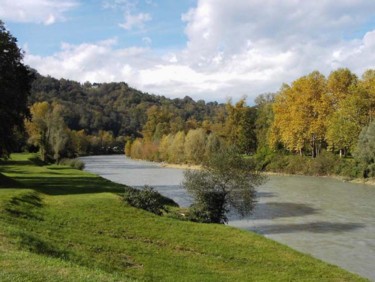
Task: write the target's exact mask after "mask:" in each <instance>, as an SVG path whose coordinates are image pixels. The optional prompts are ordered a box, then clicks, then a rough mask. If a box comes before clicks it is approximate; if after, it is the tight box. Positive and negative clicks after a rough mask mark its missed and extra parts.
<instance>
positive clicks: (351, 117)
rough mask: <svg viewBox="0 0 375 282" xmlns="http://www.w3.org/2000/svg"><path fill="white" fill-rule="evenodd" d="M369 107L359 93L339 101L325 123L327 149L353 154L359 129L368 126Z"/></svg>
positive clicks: (341, 153)
mask: <svg viewBox="0 0 375 282" xmlns="http://www.w3.org/2000/svg"><path fill="white" fill-rule="evenodd" d="M368 110H369V105H368V101H367V99H366V98H365V97H363V96H362V95H361V94H360V93H353V94H351V95H348V96H347V97H346V98H345V99H343V100H341V101H340V102H339V104H338V108H337V110H336V111H335V112H333V113H332V114H331V115H330V117H329V119H328V122H327V133H326V140H327V143H328V145H329V147H330V148H331V149H332V150H333V151H336V150H338V151H339V153H340V157H341V156H342V155H346V154H347V153H349V152H353V151H354V149H355V146H356V143H357V140H358V135H359V134H360V132H361V129H362V128H363V127H364V126H365V125H367V124H368Z"/></svg>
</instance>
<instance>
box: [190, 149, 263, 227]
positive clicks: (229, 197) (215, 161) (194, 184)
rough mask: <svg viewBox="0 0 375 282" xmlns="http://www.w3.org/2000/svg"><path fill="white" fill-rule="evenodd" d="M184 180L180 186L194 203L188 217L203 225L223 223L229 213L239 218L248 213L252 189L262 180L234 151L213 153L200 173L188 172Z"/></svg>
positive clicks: (198, 171) (249, 164) (247, 162)
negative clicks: (232, 212) (234, 212)
mask: <svg viewBox="0 0 375 282" xmlns="http://www.w3.org/2000/svg"><path fill="white" fill-rule="evenodd" d="M184 177H185V178H184V181H183V186H184V188H185V189H186V190H187V192H188V193H189V194H190V195H191V196H192V198H193V201H194V202H193V204H192V206H191V208H190V217H191V219H192V220H193V221H198V222H206V223H226V222H227V221H228V218H227V213H228V212H229V211H230V210H235V211H236V212H238V213H239V214H240V215H241V216H245V215H249V214H251V212H252V210H253V208H254V205H255V202H256V199H255V196H256V193H255V187H256V186H258V185H260V184H262V183H263V182H264V180H265V178H264V177H263V176H262V175H260V174H259V173H257V172H255V171H254V169H253V164H252V162H251V161H250V160H248V159H245V158H243V157H242V156H241V155H240V154H239V153H238V151H236V150H234V149H227V150H223V151H221V152H217V153H216V154H215V155H213V156H212V157H211V158H210V160H209V161H208V162H207V164H205V165H204V166H203V168H202V169H201V170H188V171H186V172H185V173H184Z"/></svg>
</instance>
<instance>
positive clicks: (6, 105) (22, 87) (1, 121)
mask: <svg viewBox="0 0 375 282" xmlns="http://www.w3.org/2000/svg"><path fill="white" fill-rule="evenodd" d="M22 59H23V55H22V52H21V50H20V49H19V48H18V46H17V39H16V38H15V37H13V36H12V35H11V34H10V32H9V31H7V30H6V29H5V27H4V24H3V22H2V21H0V97H1V99H0V158H2V157H8V156H9V154H10V153H11V152H12V151H13V149H14V147H15V132H16V131H19V130H23V121H24V119H25V118H26V117H28V113H29V112H28V108H27V98H28V95H29V93H30V89H31V82H32V80H33V75H32V73H31V71H30V70H29V68H28V67H26V66H25V65H24V64H23V63H22Z"/></svg>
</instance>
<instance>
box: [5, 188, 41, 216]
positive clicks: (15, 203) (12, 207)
mask: <svg viewBox="0 0 375 282" xmlns="http://www.w3.org/2000/svg"><path fill="white" fill-rule="evenodd" d="M41 207H43V201H42V198H41V197H40V195H39V194H38V193H37V192H35V191H33V192H26V193H23V194H21V195H18V196H15V197H12V198H11V199H10V200H9V201H8V202H7V203H6V205H5V209H4V211H5V212H7V213H8V214H9V215H11V216H12V217H21V218H28V219H35V220H42V219H43V218H42V216H41V214H40V213H39V212H38V211H39V209H40V208H41Z"/></svg>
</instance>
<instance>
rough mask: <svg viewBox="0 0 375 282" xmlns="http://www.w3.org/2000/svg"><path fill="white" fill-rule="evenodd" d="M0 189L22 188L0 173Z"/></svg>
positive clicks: (19, 184)
mask: <svg viewBox="0 0 375 282" xmlns="http://www.w3.org/2000/svg"><path fill="white" fill-rule="evenodd" d="M1 188H23V184H22V183H20V182H18V181H16V180H14V179H13V178H10V177H8V176H6V175H4V174H2V173H0V189H1Z"/></svg>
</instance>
